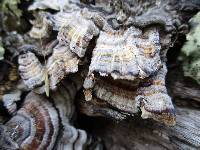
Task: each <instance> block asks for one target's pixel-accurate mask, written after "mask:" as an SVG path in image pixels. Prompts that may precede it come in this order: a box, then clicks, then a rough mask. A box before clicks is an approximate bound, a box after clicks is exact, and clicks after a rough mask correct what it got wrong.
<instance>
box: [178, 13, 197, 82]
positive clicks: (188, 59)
mask: <svg viewBox="0 0 200 150" xmlns="http://www.w3.org/2000/svg"><path fill="white" fill-rule="evenodd" d="M190 27H191V29H190V32H189V33H188V34H187V36H186V38H187V42H185V44H184V46H183V48H182V54H183V56H182V59H183V71H184V75H185V76H189V77H191V78H193V79H195V80H196V81H197V82H198V83H200V34H199V33H200V12H199V13H197V15H195V16H194V17H193V18H192V19H191V20H190Z"/></svg>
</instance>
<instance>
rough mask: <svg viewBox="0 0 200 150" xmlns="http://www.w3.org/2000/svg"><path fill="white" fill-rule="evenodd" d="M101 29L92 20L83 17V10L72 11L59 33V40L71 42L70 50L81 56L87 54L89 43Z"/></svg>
mask: <svg viewBox="0 0 200 150" xmlns="http://www.w3.org/2000/svg"><path fill="white" fill-rule="evenodd" d="M98 33H99V29H98V28H97V27H96V26H95V24H94V23H93V22H92V21H91V20H87V19H85V18H84V17H83V15H82V14H81V12H76V13H71V16H70V19H69V18H67V19H66V21H65V23H64V24H63V25H62V27H61V29H60V30H59V33H58V36H57V38H58V40H59V41H61V42H65V43H68V44H69V47H70V50H71V51H72V52H74V53H75V54H77V55H78V56H79V57H83V56H84V55H85V52H86V49H87V46H88V44H89V43H90V41H91V39H92V38H93V37H94V36H97V35H98Z"/></svg>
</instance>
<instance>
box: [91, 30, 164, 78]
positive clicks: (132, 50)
mask: <svg viewBox="0 0 200 150" xmlns="http://www.w3.org/2000/svg"><path fill="white" fill-rule="evenodd" d="M159 52H160V45H159V34H158V32H157V31H156V30H155V29H150V30H147V31H146V32H145V33H144V34H142V31H141V30H139V29H135V28H133V27H131V28H129V29H127V30H125V31H113V32H112V31H110V32H103V31H101V33H100V35H99V38H98V40H97V45H96V47H95V49H94V51H93V56H92V61H91V64H90V68H89V73H92V72H97V73H100V75H101V76H108V75H111V76H112V77H113V78H114V79H128V80H134V79H135V78H137V77H139V78H145V77H148V76H150V75H152V74H155V73H156V72H157V71H158V70H159V69H160V67H161V60H160V56H159Z"/></svg>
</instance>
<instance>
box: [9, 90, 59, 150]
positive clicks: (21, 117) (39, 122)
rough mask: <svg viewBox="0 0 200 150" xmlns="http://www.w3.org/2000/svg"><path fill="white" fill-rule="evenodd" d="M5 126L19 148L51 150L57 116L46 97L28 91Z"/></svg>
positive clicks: (56, 130) (55, 133) (55, 136)
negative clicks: (17, 109) (21, 103)
mask: <svg viewBox="0 0 200 150" xmlns="http://www.w3.org/2000/svg"><path fill="white" fill-rule="evenodd" d="M5 126H6V127H7V133H9V136H10V138H11V139H12V140H13V141H15V142H16V143H17V144H18V145H19V147H20V149H38V150H39V149H40V150H42V149H49V150H51V149H52V148H53V146H54V144H55V141H56V138H57V135H58V129H59V118H58V113H57V111H56V110H55V108H54V107H53V106H52V104H51V103H50V102H48V100H47V99H45V98H44V97H43V96H40V95H37V94H35V93H29V94H28V96H26V99H25V102H24V103H23V105H22V107H21V108H20V109H19V111H18V112H17V114H16V115H15V116H13V117H12V118H11V119H10V120H9V121H8V122H7V123H6V124H5Z"/></svg>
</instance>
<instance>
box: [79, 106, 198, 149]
mask: <svg viewBox="0 0 200 150" xmlns="http://www.w3.org/2000/svg"><path fill="white" fill-rule="evenodd" d="M176 110H177V116H176V117H177V122H176V125H175V126H174V127H167V126H164V125H161V124H157V123H155V122H151V121H150V120H143V121H141V120H140V119H134V120H132V119H131V120H130V119H129V120H126V121H122V122H112V121H109V120H103V119H96V120H93V119H88V120H87V119H86V120H87V121H89V122H91V123H92V124H90V125H88V123H87V122H86V123H82V124H85V125H87V128H88V129H89V130H90V132H92V133H94V134H97V135H99V136H100V137H102V139H103V140H104V141H105V147H106V148H107V149H109V150H122V149H123V150H124V149H127V150H129V149H131V150H146V149H155V150H173V149H199V148H200V136H199V135H200V134H199V127H200V126H199V125H200V118H199V115H200V111H199V110H195V109H189V108H180V107H179V108H176ZM91 128H92V129H91Z"/></svg>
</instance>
